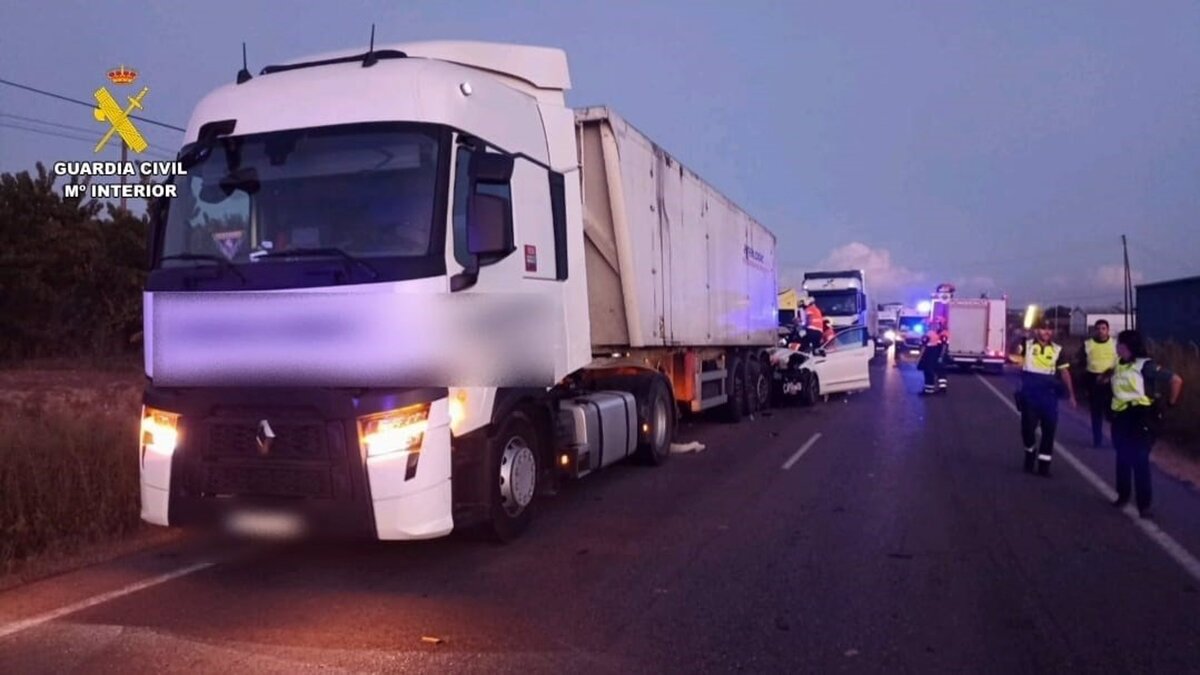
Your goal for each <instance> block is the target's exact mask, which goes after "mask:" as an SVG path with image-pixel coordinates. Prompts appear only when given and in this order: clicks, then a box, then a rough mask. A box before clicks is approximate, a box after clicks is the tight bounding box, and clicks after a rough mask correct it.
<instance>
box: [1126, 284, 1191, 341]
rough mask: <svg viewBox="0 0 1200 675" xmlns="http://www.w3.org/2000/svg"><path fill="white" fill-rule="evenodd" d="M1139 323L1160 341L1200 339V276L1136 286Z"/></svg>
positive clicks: (1139, 327) (1150, 337)
mask: <svg viewBox="0 0 1200 675" xmlns="http://www.w3.org/2000/svg"><path fill="white" fill-rule="evenodd" d="M1136 307H1137V325H1136V326H1135V327H1136V328H1137V329H1138V330H1139V331H1141V332H1142V334H1143V335H1145V336H1146V337H1147V338H1149V339H1151V340H1155V341H1158V342H1165V341H1168V340H1173V341H1175V342H1179V343H1181V344H1188V343H1200V277H1188V278H1186V279H1174V280H1171V281H1160V282H1158V283H1153V284H1141V285H1139V286H1138V287H1137V305H1136Z"/></svg>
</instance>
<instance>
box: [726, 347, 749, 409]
mask: <svg viewBox="0 0 1200 675" xmlns="http://www.w3.org/2000/svg"><path fill="white" fill-rule="evenodd" d="M725 394H726V395H727V396H728V397H729V400H728V401H726V402H725V419H726V420H727V421H729V422H730V423H732V424H737V423H738V422H741V421H742V419H743V418H744V417H745V416H746V366H745V364H744V363H743V362H742V357H740V356H733V357H730V359H729V372H728V374H727V375H726V379H725Z"/></svg>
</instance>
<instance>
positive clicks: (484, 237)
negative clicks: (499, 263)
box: [467, 192, 513, 256]
mask: <svg viewBox="0 0 1200 675" xmlns="http://www.w3.org/2000/svg"><path fill="white" fill-rule="evenodd" d="M512 240H513V228H512V211H511V209H509V204H508V200H507V199H504V198H503V197H497V196H495V195H489V194H480V193H478V192H477V193H475V194H473V195H471V205H470V207H469V208H468V209H467V251H468V252H470V253H471V255H477V256H503V255H507V254H509V253H511V252H512V251H513V241H512Z"/></svg>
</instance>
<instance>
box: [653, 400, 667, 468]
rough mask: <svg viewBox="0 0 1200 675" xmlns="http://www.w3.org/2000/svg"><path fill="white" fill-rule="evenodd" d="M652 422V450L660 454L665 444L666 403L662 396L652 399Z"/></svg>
mask: <svg viewBox="0 0 1200 675" xmlns="http://www.w3.org/2000/svg"><path fill="white" fill-rule="evenodd" d="M652 419H653V420H654V421H653V422H652V423H653V424H654V429H653V430H652V433H653V434H654V437H653V440H654V451H655V452H657V453H659V454H661V453H662V451H663V448H664V447H665V446H666V444H667V404H666V403H665V402H664V401H663V400H662V397H659V398H656V399H655V400H654V412H653V414H652Z"/></svg>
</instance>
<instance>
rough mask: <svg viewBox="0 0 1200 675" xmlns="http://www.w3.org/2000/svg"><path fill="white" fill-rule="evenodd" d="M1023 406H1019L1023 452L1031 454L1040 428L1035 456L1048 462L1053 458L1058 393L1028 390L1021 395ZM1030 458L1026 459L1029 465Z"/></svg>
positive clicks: (1056, 427)
mask: <svg viewBox="0 0 1200 675" xmlns="http://www.w3.org/2000/svg"><path fill="white" fill-rule="evenodd" d="M1022 396H1023V399H1024V404H1023V405H1022V406H1021V440H1022V441H1023V442H1024V443H1025V451H1026V453H1027V454H1028V455H1032V454H1033V450H1032V448H1034V445H1035V444H1036V443H1037V442H1038V441H1037V433H1036V432H1037V429H1038V427H1039V426H1040V427H1041V428H1042V441H1041V445H1040V446H1038V447H1037V448H1036V452H1037V454H1038V455H1039V456H1040V457H1041V458H1042V459H1043V461H1049V459H1046V458H1049V457H1053V456H1054V436H1055V434H1056V433H1057V432H1058V393H1057V392H1056V391H1055V390H1053V389H1049V388H1028V389H1025V390H1024V392H1023V394H1022ZM1032 459H1033V458H1032V457H1028V456H1027V457H1026V458H1025V460H1026V463H1030V462H1031V460H1032Z"/></svg>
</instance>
